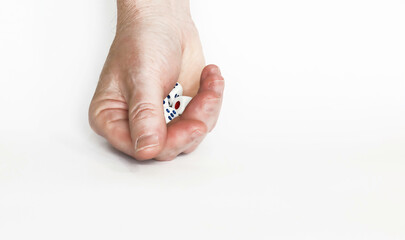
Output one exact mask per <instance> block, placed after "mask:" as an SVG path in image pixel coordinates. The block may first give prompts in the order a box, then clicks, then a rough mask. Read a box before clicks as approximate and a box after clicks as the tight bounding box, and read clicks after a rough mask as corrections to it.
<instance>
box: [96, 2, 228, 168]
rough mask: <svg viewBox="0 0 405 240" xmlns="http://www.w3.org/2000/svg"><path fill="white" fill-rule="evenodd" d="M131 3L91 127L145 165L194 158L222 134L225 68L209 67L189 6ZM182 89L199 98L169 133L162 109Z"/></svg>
mask: <svg viewBox="0 0 405 240" xmlns="http://www.w3.org/2000/svg"><path fill="white" fill-rule="evenodd" d="M131 2H132V3H133V2H135V1H134V0H118V21H117V32H116V36H115V39H114V42H113V43H112V46H111V49H110V52H109V55H108V57H107V60H106V62H105V65H104V68H103V70H102V73H101V75H100V80H99V83H98V86H97V89H96V91H95V94H94V97H93V99H92V101H91V104H90V108H89V122H90V126H91V127H92V128H93V130H94V131H95V132H96V133H98V134H99V135H101V136H103V137H105V138H106V139H107V140H108V141H109V142H110V143H111V145H112V146H114V147H115V148H116V149H118V150H120V151H122V152H124V153H126V154H128V155H130V156H132V157H134V158H135V159H137V160H146V159H152V158H155V159H157V160H171V159H173V158H175V157H176V156H177V155H178V154H180V153H183V152H184V153H189V152H192V151H193V150H194V149H195V148H196V147H197V146H198V145H199V143H200V142H201V141H202V140H203V138H204V137H205V135H206V134H207V133H208V132H209V131H211V130H212V129H213V128H214V126H215V123H216V120H217V118H218V115H219V112H220V108H221V103H222V93H223V89H224V80H223V78H222V76H221V73H220V71H219V69H218V67H217V66H215V65H209V66H207V67H205V68H204V66H205V63H204V57H203V53H202V47H201V43H200V40H199V36H198V32H197V30H196V28H195V26H194V23H193V21H192V20H191V16H190V14H189V10H187V9H188V2H187V1H179V0H176V1H173V2H171V4H169V2H170V1H168V0H166V1H159V0H150V1H145V2H142V1H139V2H137V3H138V4H133V5H131ZM141 2H142V3H141ZM185 9H186V10H185ZM176 82H180V84H181V85H182V86H183V95H186V96H193V97H194V98H193V100H192V101H191V102H190V103H189V105H188V106H187V108H186V111H185V112H184V113H183V115H182V116H180V117H177V118H176V119H174V120H173V121H172V122H170V123H169V124H168V125H167V126H166V123H165V120H164V116H163V104H162V102H163V99H164V98H165V97H166V96H167V94H168V93H169V92H170V91H171V89H172V88H173V86H174V85H175V83H176Z"/></svg>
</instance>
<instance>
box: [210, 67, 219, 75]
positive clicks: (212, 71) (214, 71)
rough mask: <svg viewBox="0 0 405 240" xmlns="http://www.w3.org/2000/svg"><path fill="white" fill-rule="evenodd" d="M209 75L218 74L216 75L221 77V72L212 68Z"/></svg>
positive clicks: (216, 68) (217, 68)
mask: <svg viewBox="0 0 405 240" xmlns="http://www.w3.org/2000/svg"><path fill="white" fill-rule="evenodd" d="M210 73H211V74H218V75H221V70H219V67H213V68H211V71H210Z"/></svg>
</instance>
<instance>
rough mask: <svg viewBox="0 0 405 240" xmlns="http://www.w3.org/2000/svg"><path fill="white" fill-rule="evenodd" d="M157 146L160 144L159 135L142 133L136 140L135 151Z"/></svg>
mask: <svg viewBox="0 0 405 240" xmlns="http://www.w3.org/2000/svg"><path fill="white" fill-rule="evenodd" d="M156 146H159V137H158V136H157V135H154V134H150V135H142V136H140V137H139V138H138V140H136V146H135V151H137V152H138V151H142V150H144V149H146V148H151V147H156Z"/></svg>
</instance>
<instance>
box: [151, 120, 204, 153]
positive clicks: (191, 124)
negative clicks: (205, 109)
mask: <svg viewBox="0 0 405 240" xmlns="http://www.w3.org/2000/svg"><path fill="white" fill-rule="evenodd" d="M175 120H176V119H175ZM175 120H173V123H170V124H169V126H168V128H167V140H166V145H165V146H164V148H163V150H162V151H161V152H160V153H159V155H158V156H157V157H156V158H155V159H156V160H161V161H162V160H163V161H165V160H172V159H174V158H175V157H176V156H177V155H179V154H180V153H182V152H184V151H185V150H186V149H188V148H189V147H191V146H193V145H194V144H195V143H197V142H201V141H202V139H203V138H204V137H205V135H206V134H207V127H206V126H205V124H204V123H202V122H201V121H196V120H177V121H175Z"/></svg>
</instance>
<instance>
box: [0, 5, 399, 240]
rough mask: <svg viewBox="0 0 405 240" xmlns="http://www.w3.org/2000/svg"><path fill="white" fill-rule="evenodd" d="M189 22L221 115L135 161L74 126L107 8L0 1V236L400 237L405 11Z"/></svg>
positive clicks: (208, 9) (377, 8)
mask: <svg viewBox="0 0 405 240" xmlns="http://www.w3.org/2000/svg"><path fill="white" fill-rule="evenodd" d="M192 13H193V17H194V20H195V22H196V24H197V26H198V28H199V31H200V35H201V39H202V42H203V45H204V50H205V55H206V59H207V63H215V64H218V65H219V66H220V67H221V70H222V73H223V75H224V76H225V79H226V81H227V82H226V92H225V99H224V103H223V111H222V112H221V116H220V119H219V122H218V125H217V127H216V129H215V130H214V131H213V132H212V133H211V134H210V135H209V137H207V138H206V140H205V141H204V142H203V143H202V144H201V145H200V147H199V148H198V149H197V151H195V152H194V153H192V154H189V155H183V156H180V157H178V158H177V159H175V160H174V161H171V162H154V161H150V162H145V163H140V162H136V161H134V160H132V159H130V158H129V157H127V156H125V155H123V154H120V153H118V152H117V151H115V150H113V149H112V148H111V147H109V145H108V144H107V143H106V141H105V140H104V139H102V138H101V137H99V136H97V135H96V134H94V133H93V132H92V131H91V129H90V128H89V126H88V123H87V109H88V105H89V102H90V99H91V97H92V94H93V91H94V89H95V86H96V83H97V80H98V76H99V72H100V70H101V68H102V65H103V63H104V60H105V57H106V55H107V53H108V48H109V45H110V43H111V41H112V39H113V37H114V31H115V16H116V10H115V3H114V1H113V0H110V1H107V0H104V1H101V0H86V1H82V0H70V1H54V0H38V1H28V0H19V1H5V0H3V1H1V2H0V110H1V111H0V116H1V118H0V239H5V240H6V239H7V240H8V239H367V240H369V239H384V240H390V239H405V174H404V172H405V14H404V13H405V2H404V1H402V0H398V1H394V0H375V1H370V0H368V1H365V0H364V1H360V0H341V1H320V0H319V1H314V0H309V1H299V0H296V1H291V0H290V1H289V0H285V1H259V0H250V1H216V0H204V1H197V0H192Z"/></svg>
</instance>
